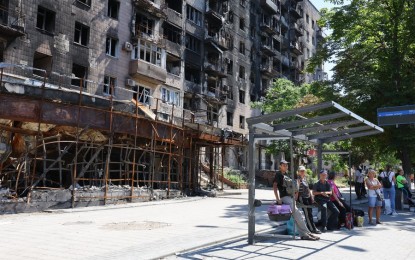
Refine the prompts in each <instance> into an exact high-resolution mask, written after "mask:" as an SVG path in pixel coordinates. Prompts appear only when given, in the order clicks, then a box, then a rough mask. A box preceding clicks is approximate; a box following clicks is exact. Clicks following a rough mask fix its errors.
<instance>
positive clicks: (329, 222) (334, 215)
mask: <svg viewBox="0 0 415 260" xmlns="http://www.w3.org/2000/svg"><path fill="white" fill-rule="evenodd" d="M332 194H333V190H332V188H331V186H330V184H329V183H328V182H327V171H326V170H321V171H320V176H319V181H318V182H316V183H315V184H314V187H313V195H314V200H315V201H316V202H317V204H318V205H319V209H320V211H321V229H320V230H321V232H326V231H327V230H335V229H337V227H338V224H337V219H338V216H339V213H340V211H339V209H338V208H337V207H336V205H334V203H333V202H332V201H331V200H330V197H331V195H332ZM328 211H330V213H331V215H330V217H328V218H327V215H328Z"/></svg>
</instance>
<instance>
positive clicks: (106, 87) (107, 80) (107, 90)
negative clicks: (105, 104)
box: [102, 75, 117, 96]
mask: <svg viewBox="0 0 415 260" xmlns="http://www.w3.org/2000/svg"><path fill="white" fill-rule="evenodd" d="M111 84H112V86H113V88H111ZM116 87H117V78H116V77H113V76H110V75H104V83H103V88H102V94H107V95H113V96H115V89H116ZM112 90H114V93H111V92H112Z"/></svg>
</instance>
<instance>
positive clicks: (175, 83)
mask: <svg viewBox="0 0 415 260" xmlns="http://www.w3.org/2000/svg"><path fill="white" fill-rule="evenodd" d="M166 85H168V86H171V87H173V88H176V89H180V88H181V78H180V76H178V75H174V74H171V73H167V77H166Z"/></svg>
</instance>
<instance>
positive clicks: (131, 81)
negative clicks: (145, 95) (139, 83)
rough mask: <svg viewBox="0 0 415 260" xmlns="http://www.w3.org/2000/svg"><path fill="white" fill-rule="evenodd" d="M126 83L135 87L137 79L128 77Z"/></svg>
mask: <svg viewBox="0 0 415 260" xmlns="http://www.w3.org/2000/svg"><path fill="white" fill-rule="evenodd" d="M125 85H126V86H130V87H134V86H135V81H134V80H132V79H126V80H125Z"/></svg>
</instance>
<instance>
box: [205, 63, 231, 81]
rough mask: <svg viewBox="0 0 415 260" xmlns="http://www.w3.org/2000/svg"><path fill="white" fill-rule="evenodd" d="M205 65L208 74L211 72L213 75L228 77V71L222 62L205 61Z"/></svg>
mask: <svg viewBox="0 0 415 260" xmlns="http://www.w3.org/2000/svg"><path fill="white" fill-rule="evenodd" d="M203 67H204V69H205V72H207V73H208V74H211V75H213V76H218V77H220V78H225V77H227V74H226V71H225V66H223V65H222V64H221V62H216V63H215V62H213V61H209V60H207V61H205V63H204V64H203Z"/></svg>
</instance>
